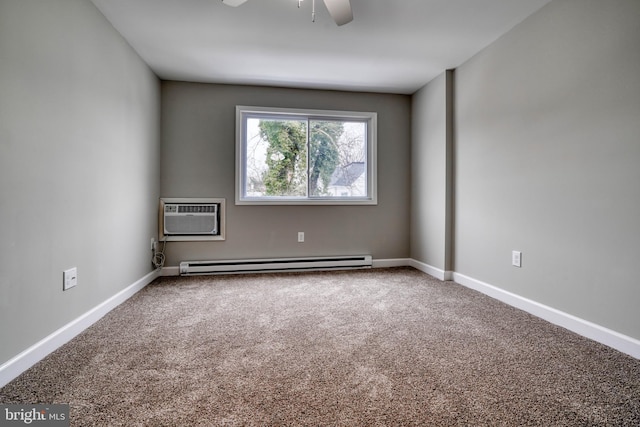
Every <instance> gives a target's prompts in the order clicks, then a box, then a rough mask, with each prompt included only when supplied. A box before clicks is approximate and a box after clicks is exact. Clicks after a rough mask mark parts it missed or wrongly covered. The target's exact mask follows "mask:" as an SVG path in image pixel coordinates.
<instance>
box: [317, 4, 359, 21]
mask: <svg viewBox="0 0 640 427" xmlns="http://www.w3.org/2000/svg"><path fill="white" fill-rule="evenodd" d="M324 4H325V5H326V6H327V9H328V10H329V15H331V17H332V18H333V20H334V21H336V24H338V25H344V24H348V23H349V22H351V21H353V12H352V11H351V2H350V1H349V0H324Z"/></svg>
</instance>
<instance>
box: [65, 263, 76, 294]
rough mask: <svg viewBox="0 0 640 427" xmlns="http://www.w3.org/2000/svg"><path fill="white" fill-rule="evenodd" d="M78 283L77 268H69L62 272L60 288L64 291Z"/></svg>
mask: <svg viewBox="0 0 640 427" xmlns="http://www.w3.org/2000/svg"><path fill="white" fill-rule="evenodd" d="M77 284H78V269H77V268H76V267H73V268H70V269H68V270H65V271H63V272H62V290H63V291H66V290H67V289H71V288H73V287H74V286H76V285H77Z"/></svg>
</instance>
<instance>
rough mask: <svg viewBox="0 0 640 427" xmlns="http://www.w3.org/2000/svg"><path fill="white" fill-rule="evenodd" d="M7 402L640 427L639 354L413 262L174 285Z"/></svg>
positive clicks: (94, 421)
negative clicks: (605, 343)
mask: <svg viewBox="0 0 640 427" xmlns="http://www.w3.org/2000/svg"><path fill="white" fill-rule="evenodd" d="M0 402H2V403H69V404H70V405H71V425H74V426H76V425H77V426H192V425H193V426H241V425H256V426H267V425H268V426H279V425H300V426H305V425H308V426H387V425H389V426H396V425H397V426H404V425H407V426H409V425H415V426H417V425H420V426H424V425H426V426H429V425H431V426H638V425H640V361H639V360H637V359H634V358H632V357H630V356H627V355H624V354H622V353H620V352H617V351H615V350H613V349H610V348H608V347H605V346H603V345H600V344H598V343H595V342H593V341H590V340H588V339H586V338H583V337H580V336H578V335H576V334H574V333H571V332H569V331H567V330H565V329H562V328H560V327H557V326H554V325H552V324H549V323H547V322H545V321H543V320H541V319H538V318H536V317H534V316H531V315H529V314H527V313H525V312H522V311H519V310H517V309H514V308H512V307H509V306H507V305H505V304H503V303H501V302H499V301H496V300H494V299H492V298H489V297H487V296H485V295H482V294H480V293H477V292H475V291H472V290H470V289H467V288H465V287H462V286H460V285H457V284H455V283H452V282H441V281H438V280H436V279H434V278H432V277H430V276H428V275H426V274H423V273H421V272H419V271H417V270H414V269H411V268H390V269H373V270H358V271H346V272H313V273H272V274H260V275H229V276H207V277H204V276H198V277H186V278H181V277H173V278H161V279H158V280H156V281H155V282H154V283H152V284H150V285H149V286H147V287H146V288H145V289H143V290H142V291H140V292H139V293H137V294H136V295H134V296H133V297H132V298H131V299H129V300H128V301H126V302H125V303H123V304H122V305H120V306H119V307H117V308H116V309H114V310H113V311H112V312H110V313H109V314H108V315H106V316H105V317H104V318H102V319H101V320H100V321H98V322H97V323H95V324H94V325H93V326H92V327H90V328H88V329H87V330H86V331H84V332H83V333H82V334H80V335H79V336H78V337H76V338H75V339H73V340H72V341H71V342H69V343H68V344H66V345H65V346H63V347H61V348H60V349H58V350H57V351H55V352H54V353H52V354H51V355H49V356H48V357H46V358H45V359H44V360H42V361H41V362H39V363H38V364H36V365H35V366H34V367H32V368H31V369H29V370H28V371H26V372H25V373H23V374H22V375H21V376H20V377H18V378H16V379H15V380H14V381H12V382H11V383H9V384H7V385H6V386H5V387H4V388H2V389H0Z"/></svg>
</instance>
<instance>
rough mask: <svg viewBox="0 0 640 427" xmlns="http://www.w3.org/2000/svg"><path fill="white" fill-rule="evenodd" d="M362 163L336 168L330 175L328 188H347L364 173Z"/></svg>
mask: <svg viewBox="0 0 640 427" xmlns="http://www.w3.org/2000/svg"><path fill="white" fill-rule="evenodd" d="M364 170H365V169H364V162H353V163H349V164H348V165H346V166H344V167H337V168H336V170H335V171H333V175H331V181H330V183H329V186H330V187H349V186H350V185H352V184H353V183H354V182H355V181H356V180H357V179H358V178H360V176H362V174H363V173H364Z"/></svg>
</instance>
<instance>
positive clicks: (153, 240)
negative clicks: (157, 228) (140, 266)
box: [151, 237, 156, 251]
mask: <svg viewBox="0 0 640 427" xmlns="http://www.w3.org/2000/svg"><path fill="white" fill-rule="evenodd" d="M151 250H152V251H155V250H156V239H154V238H153V237H152V238H151Z"/></svg>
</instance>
